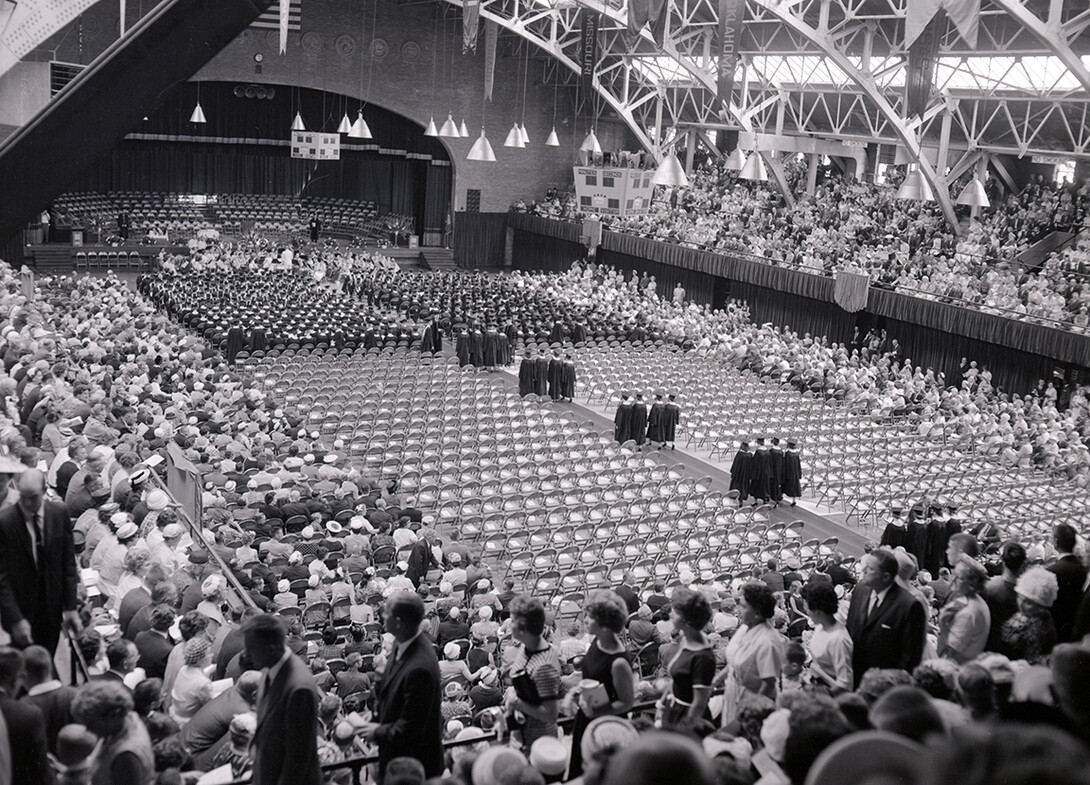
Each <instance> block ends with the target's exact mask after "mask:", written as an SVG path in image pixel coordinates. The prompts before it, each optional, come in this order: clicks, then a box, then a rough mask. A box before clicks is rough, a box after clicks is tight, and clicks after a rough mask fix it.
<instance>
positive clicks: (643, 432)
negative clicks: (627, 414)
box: [628, 401, 647, 444]
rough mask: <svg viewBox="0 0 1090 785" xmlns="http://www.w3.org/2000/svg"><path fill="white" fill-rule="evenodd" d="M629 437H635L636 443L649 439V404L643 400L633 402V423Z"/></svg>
mask: <svg viewBox="0 0 1090 785" xmlns="http://www.w3.org/2000/svg"><path fill="white" fill-rule="evenodd" d="M628 438H629V439H634V440H635V442H636V444H643V443H644V442H645V441H647V405H646V404H645V403H644V402H643V401H636V402H635V403H634V404H632V425H631V427H630V428H629V431H628Z"/></svg>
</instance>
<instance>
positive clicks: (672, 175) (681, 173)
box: [651, 153, 689, 188]
mask: <svg viewBox="0 0 1090 785" xmlns="http://www.w3.org/2000/svg"><path fill="white" fill-rule="evenodd" d="M651 184H652V185H666V186H671V187H673V186H679V187H681V188H684V187H685V186H687V185H688V184H689V178H688V177H687V176H686V175H685V167H683V166H682V165H681V161H680V160H679V159H678V157H677V156H676V155H674V154H673V153H670V154H669V155H667V156H665V157H664V158H663V159H662V163H660V164H659V168H658V169H656V170H655V174H654V176H653V177H652V178H651Z"/></svg>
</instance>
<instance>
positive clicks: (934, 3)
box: [905, 0, 980, 49]
mask: <svg viewBox="0 0 1090 785" xmlns="http://www.w3.org/2000/svg"><path fill="white" fill-rule="evenodd" d="M939 9H943V10H945V11H946V15H947V16H948V17H950V21H952V22H953V23H954V26H955V27H957V29H958V33H959V34H960V35H961V37H962V38H963V39H965V43H967V44H968V45H969V46H970V47H972V48H973V49H976V41H977V33H978V31H979V27H980V0H908V6H907V7H906V8H905V47H910V46H912V44H913V43H914V42H915V41H916V39H917V38H919V36H920V33H922V32H923V29H924V28H925V27H926V26H927V23H928V22H930V21H931V20H932V19H933V18H934V16H935V14H937V13H938V12H939Z"/></svg>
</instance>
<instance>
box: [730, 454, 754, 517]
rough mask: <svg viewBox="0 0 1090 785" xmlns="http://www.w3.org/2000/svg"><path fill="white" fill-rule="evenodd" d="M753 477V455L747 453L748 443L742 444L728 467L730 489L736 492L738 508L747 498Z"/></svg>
mask: <svg viewBox="0 0 1090 785" xmlns="http://www.w3.org/2000/svg"><path fill="white" fill-rule="evenodd" d="M752 475H753V453H751V452H750V451H749V442H742V446H741V447H739V448H738V452H736V453H735V454H734V460H733V461H732V462H731V465H730V489H731V490H732V491H738V506H739V507H741V506H742V505H743V504H745V503H746V500H747V499H748V498H749V487H750V478H751V476H752Z"/></svg>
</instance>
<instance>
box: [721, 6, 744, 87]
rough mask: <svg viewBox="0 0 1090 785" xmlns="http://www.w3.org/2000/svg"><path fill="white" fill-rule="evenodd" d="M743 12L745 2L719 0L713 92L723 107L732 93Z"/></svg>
mask: <svg viewBox="0 0 1090 785" xmlns="http://www.w3.org/2000/svg"><path fill="white" fill-rule="evenodd" d="M745 10H746V3H745V0H719V62H718V67H717V69H716V79H715V92H716V96H717V97H718V98H719V100H720V102H721V103H722V104H723V106H729V105H730V95H731V93H732V92H733V91H734V71H735V69H737V67H738V47H739V43H740V41H741V40H742V15H743V14H744V13H745Z"/></svg>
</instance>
